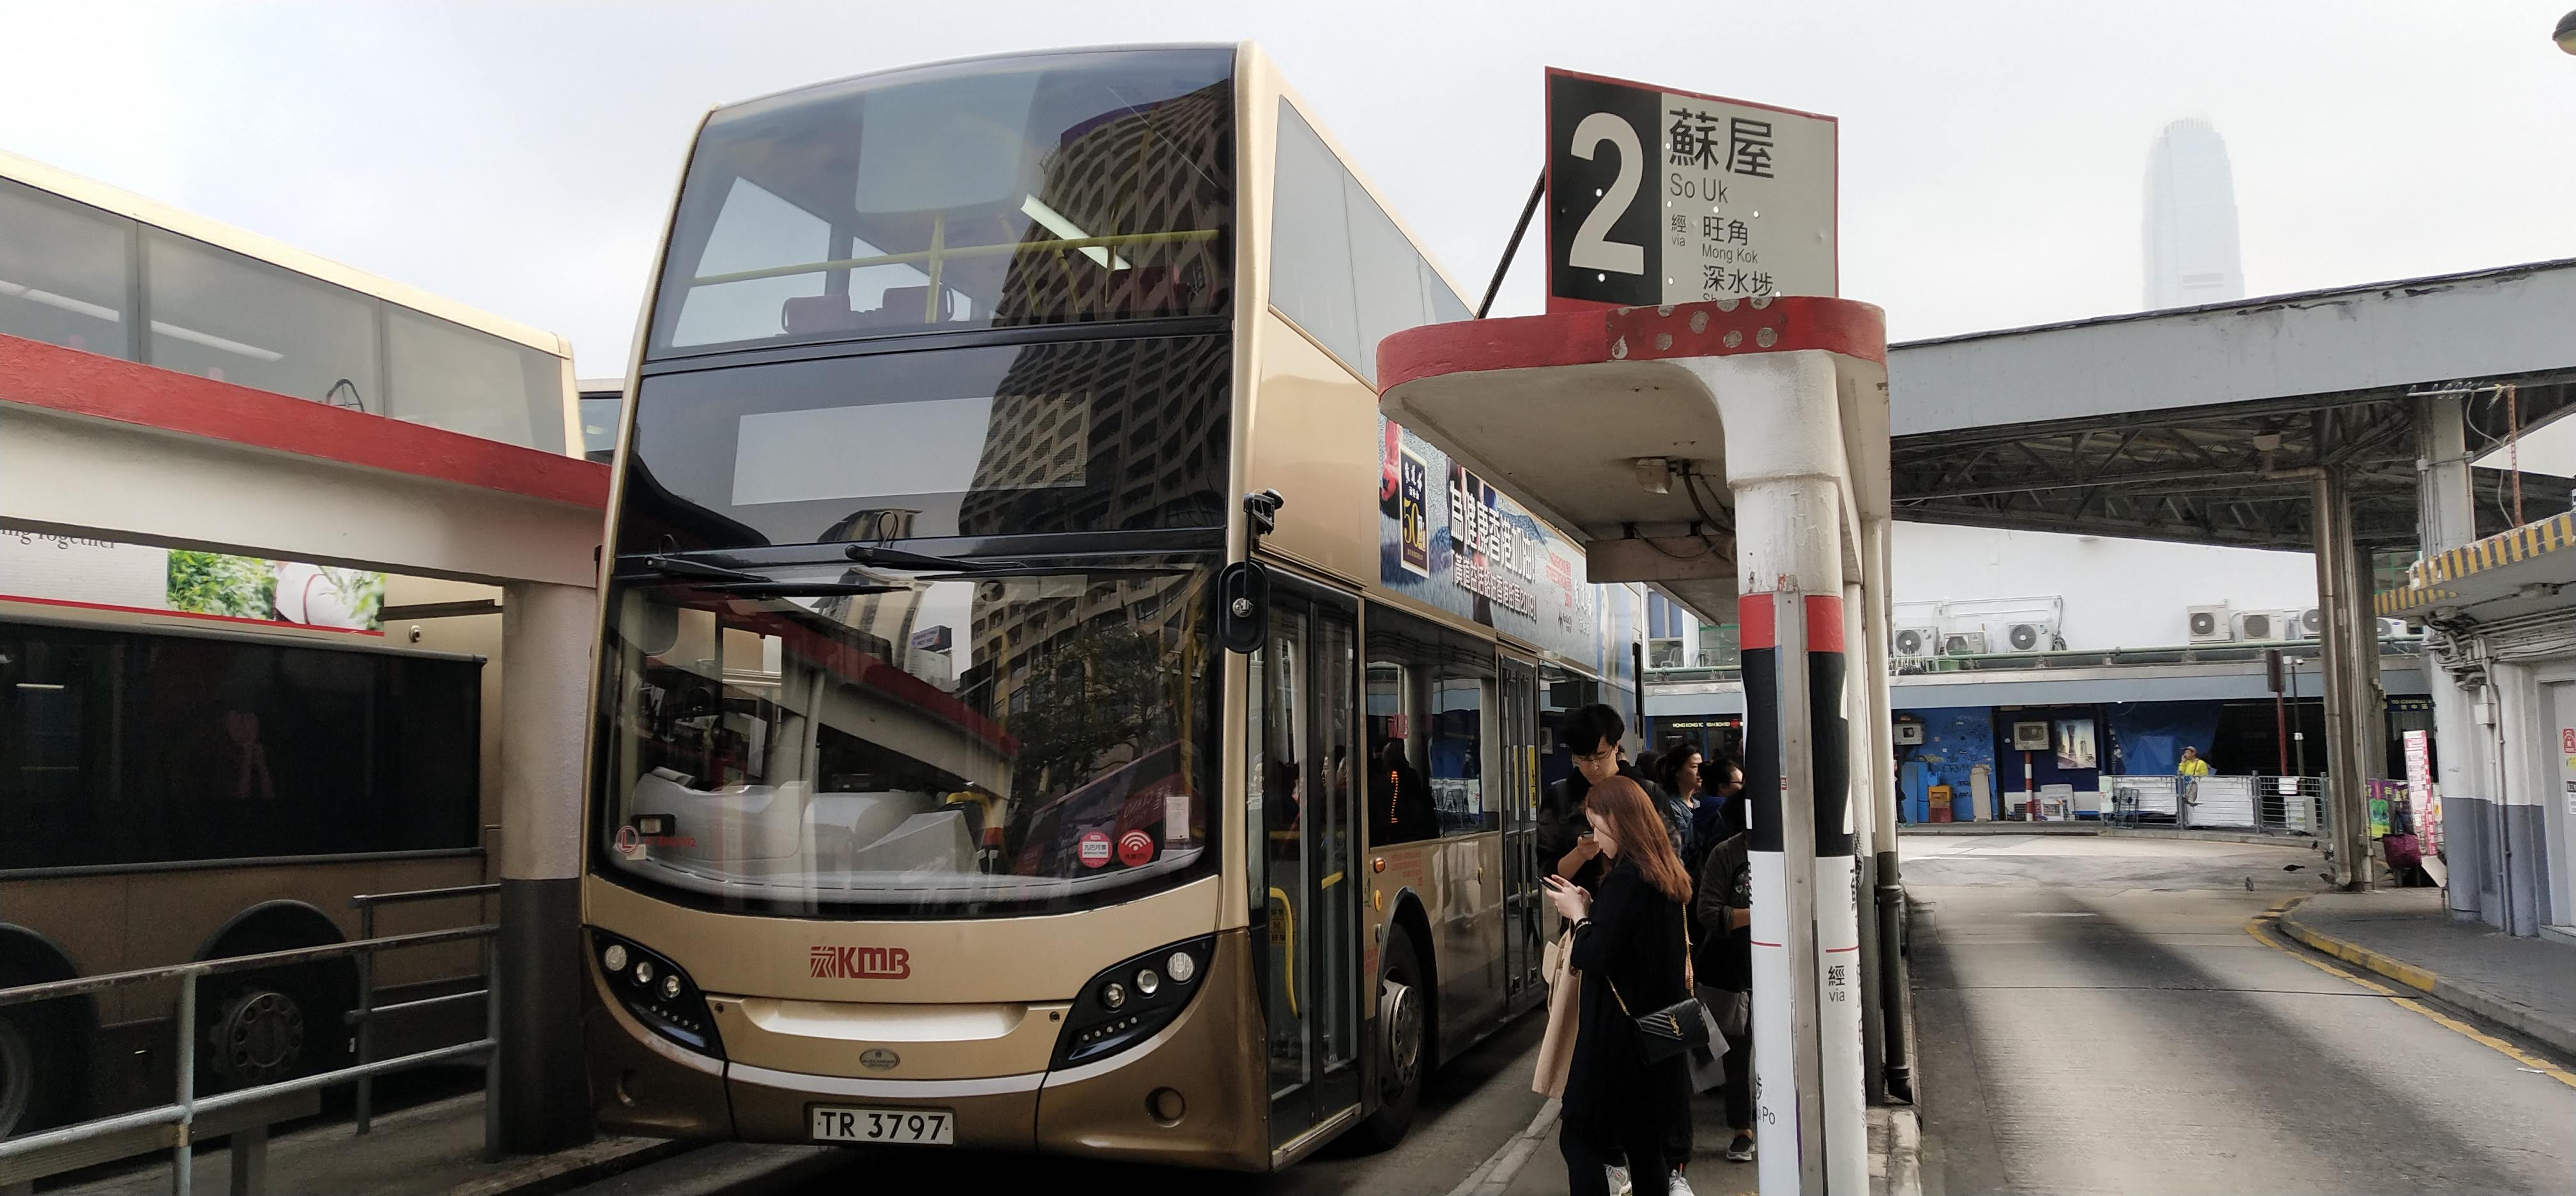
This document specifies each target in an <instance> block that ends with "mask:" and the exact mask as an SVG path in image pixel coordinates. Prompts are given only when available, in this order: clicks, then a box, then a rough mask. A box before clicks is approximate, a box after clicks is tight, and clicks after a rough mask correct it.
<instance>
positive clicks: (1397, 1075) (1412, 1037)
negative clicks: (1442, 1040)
mask: <svg viewBox="0 0 2576 1196" xmlns="http://www.w3.org/2000/svg"><path fill="white" fill-rule="evenodd" d="M1430 999H1431V993H1430V991H1429V990H1428V989H1426V988H1425V987H1424V986H1423V983H1422V960H1421V956H1420V955H1419V954H1417V953H1416V952H1415V950H1414V947H1413V936H1412V935H1409V934H1406V933H1405V932H1404V931H1403V930H1401V929H1398V930H1395V931H1393V932H1392V933H1390V934H1389V935H1388V936H1387V941H1386V978H1385V979H1383V980H1381V981H1379V982H1378V993H1377V1021H1378V1042H1379V1044H1380V1046H1381V1050H1380V1053H1379V1056H1378V1073H1377V1074H1378V1081H1377V1092H1378V1105H1377V1112H1375V1113H1372V1114H1370V1115H1369V1119H1368V1120H1367V1121H1364V1122H1361V1123H1360V1133H1361V1135H1362V1136H1363V1137H1365V1138H1366V1139H1367V1140H1369V1141H1370V1142H1373V1143H1375V1144H1377V1146H1378V1147H1379V1148H1381V1149H1384V1148H1386V1147H1390V1146H1393V1145H1395V1144H1396V1143H1398V1142H1401V1141H1403V1140H1404V1133H1405V1131H1406V1130H1408V1129H1411V1128H1412V1126H1413V1110H1414V1108H1415V1106H1417V1105H1419V1104H1421V1103H1422V1074H1423V1072H1425V1071H1426V1070H1428V1068H1427V1067H1426V1066H1425V1064H1426V1063H1427V1062H1428V1059H1429V1055H1430V1050H1431V1045H1430V1043H1428V1042H1427V1041H1425V1038H1426V1037H1427V1032H1428V1030H1429V1028H1430V1024H1431V1019H1430V1017H1429V1014H1430V1012H1431V1011H1430V1009H1429V1008H1428V1007H1427V1003H1428V1002H1429V1001H1430Z"/></svg>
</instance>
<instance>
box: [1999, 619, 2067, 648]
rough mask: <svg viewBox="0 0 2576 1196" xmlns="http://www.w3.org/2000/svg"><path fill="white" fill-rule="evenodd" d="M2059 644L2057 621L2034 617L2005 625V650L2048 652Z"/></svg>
mask: <svg viewBox="0 0 2576 1196" xmlns="http://www.w3.org/2000/svg"><path fill="white" fill-rule="evenodd" d="M2057 646H2058V645H2057V624H2055V623H2051V622H2048V621H2046V620H2042V619H2032V620H2029V621H2027V622H2021V623H2008V624H2005V626H2004V650H2005V651H2007V652H2048V651H2053V650H2055V649H2056V647H2057Z"/></svg>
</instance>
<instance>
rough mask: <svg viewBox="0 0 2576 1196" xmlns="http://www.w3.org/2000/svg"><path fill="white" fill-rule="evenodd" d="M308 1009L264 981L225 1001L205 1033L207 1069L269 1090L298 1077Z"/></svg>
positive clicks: (258, 980) (225, 1078) (225, 1079)
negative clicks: (272, 1085)
mask: <svg viewBox="0 0 2576 1196" xmlns="http://www.w3.org/2000/svg"><path fill="white" fill-rule="evenodd" d="M304 1019H305V1013H304V1003H303V1002H301V1001H298V1000H296V999H295V998H294V997H293V996H292V995H290V994H288V993H287V992H284V991H282V990H281V989H279V988H275V987H271V986H270V985H269V984H267V983H265V982H264V978H258V977H254V978H253V979H252V981H251V983H248V984H245V985H242V986H241V987H239V988H237V989H234V990H233V991H232V992H230V993H228V994H226V995H225V997H224V999H223V1000H222V1001H221V1002H220V1003H218V1004H217V1005H216V1006H215V1016H214V1019H213V1022H212V1024H210V1025H208V1026H207V1027H206V1050H207V1054H206V1063H207V1067H208V1070H210V1071H212V1072H213V1073H214V1078H216V1079H218V1080H221V1081H223V1082H224V1083H226V1084H232V1085H244V1086H246V1085H251V1084H265V1083H268V1082H269V1081H271V1080H283V1079H285V1078H287V1077H288V1076H291V1075H293V1074H295V1071H296V1069H297V1067H298V1066H299V1065H300V1064H302V1063H303V1061H304V1036H305V1025H304Z"/></svg>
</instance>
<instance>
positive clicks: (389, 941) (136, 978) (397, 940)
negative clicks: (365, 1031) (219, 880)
mask: <svg viewBox="0 0 2576 1196" xmlns="http://www.w3.org/2000/svg"><path fill="white" fill-rule="evenodd" d="M499 929H500V928H499V927H498V926H496V925H493V924H490V923H485V924H482V925H478V926H462V927H457V928H455V929H451V930H429V931H422V932H420V933H418V934H397V935H388V936H386V937H384V938H367V939H362V940H359V941H357V942H348V943H334V944H331V945H328V946H322V947H299V948H296V949H294V950H290V951H270V952H265V953H263V954H259V955H236V956H232V957H230V958H226V959H208V960H201V961H199V962H196V963H183V964H173V965H171V966H169V967H159V968H143V969H139V970H136V971H131V972H112V973H108V974H105V975H99V976H84V977H81V978H79V979H74V980H56V981H51V982H48V983H44V984H26V985H20V986H18V987H16V988H5V989H0V1008H5V1007H8V1006H13V1005H32V1004H36V1003H38V1002H41V1001H53V1000H60V999H62V998H65V997H79V996H87V995H89V994H92V993H99V992H105V991H107V990H109V989H113V988H124V987H127V986H129V985H136V984H150V983H156V982H161V981H168V980H177V981H178V982H179V1004H178V1011H177V1013H176V1015H175V1016H174V1017H173V1018H172V1019H171V1020H172V1023H173V1025H174V1026H175V1027H176V1031H175V1032H176V1034H177V1036H178V1050H177V1053H176V1054H175V1055H173V1056H172V1067H173V1069H174V1070H175V1071H176V1072H177V1073H178V1074H177V1080H176V1093H175V1099H173V1100H172V1101H171V1102H170V1103H169V1104H166V1105H156V1106H154V1107H152V1108H148V1109H140V1110H136V1111H135V1112H131V1113H123V1114H119V1115H117V1116H113V1117H102V1118H95V1119H92V1120H89V1121H84V1122H80V1123H79V1124H76V1125H67V1126H63V1127H61V1128H58V1129H52V1130H46V1131H43V1132H41V1133H34V1134H27V1135H24V1136H22V1137H17V1138H9V1139H6V1140H0V1168H5V1169H6V1170H7V1171H8V1172H10V1173H11V1174H13V1175H15V1176H17V1177H19V1178H18V1179H17V1180H16V1184H17V1185H32V1181H33V1180H34V1179H35V1178H40V1177H42V1176H45V1175H54V1174H60V1173H61V1171H65V1170H72V1169H76V1168H78V1167H83V1166H88V1165H90V1164H92V1163H96V1162H100V1161H103V1160H101V1159H99V1158H97V1157H93V1156H92V1155H91V1154H85V1153H82V1152H81V1151H80V1150H79V1148H80V1147H82V1146H84V1145H94V1144H96V1143H98V1142H100V1141H102V1140H104V1139H107V1138H109V1137H110V1136H111V1135H119V1134H128V1133H131V1132H132V1131H136V1130H151V1129H158V1128H162V1127H169V1128H171V1129H172V1130H173V1131H174V1132H172V1133H171V1134H170V1139H171V1141H170V1191H171V1192H172V1193H173V1196H189V1192H190V1186H191V1183H192V1175H191V1171H190V1166H189V1164H190V1163H191V1161H192V1156H193V1155H194V1153H195V1144H194V1140H195V1134H194V1129H195V1127H196V1125H197V1123H198V1121H199V1119H201V1118H205V1117H207V1116H209V1115H211V1114H216V1113H221V1112H226V1111H232V1110H239V1109H242V1108H245V1107H247V1106H252V1105H255V1104H261V1103H266V1102H273V1101H274V1100H275V1098H278V1097H282V1096H288V1095H294V1094H301V1093H318V1092H320V1091H321V1090H322V1089H324V1088H328V1087H330V1086H332V1085H334V1084H343V1083H347V1082H349V1081H352V1080H364V1079H372V1078H374V1077H376V1076H380V1075H386V1074H390V1073H392V1072H398V1071H408V1070H410V1069H412V1068H416V1067H426V1066H429V1065H431V1064H435V1063H446V1062H450V1061H452V1060H459V1059H466V1058H471V1057H474V1056H478V1055H479V1056H481V1057H482V1058H483V1075H484V1100H483V1133H484V1146H485V1150H486V1151H487V1152H491V1151H494V1150H495V1149H496V1148H497V1147H498V1145H499V1143H500V1128H501V1123H500V1116H499V1107H498V1102H497V1101H496V1100H495V1097H496V1096H497V1095H498V1094H497V1093H495V1092H494V1091H493V1085H494V1084H495V1083H496V1082H497V1080H498V1079H499V1071H498V1069H497V1068H495V1067H494V1066H493V1061H494V1058H495V1054H496V1052H495V1050H494V1048H495V1045H496V1044H497V1042H498V1039H499V1035H498V1034H497V1030H498V1027H499V1022H498V1018H499V1010H500V1002H498V1001H491V1002H487V1003H486V1008H487V1013H486V1015H485V1019H484V1034H483V1037H481V1038H479V1039H476V1040H475V1041H472V1042H465V1043H458V1044H456V1045H454V1046H447V1047H439V1048H436V1049H433V1050H426V1051H416V1052H413V1053H411V1054H408V1055H401V1056H397V1057H395V1058H392V1059H385V1060H370V1061H365V1062H360V1063H356V1064H353V1065H351V1066H348V1067H342V1068H335V1069H333V1070H330V1071H325V1072H318V1073H315V1074H313V1075H309V1076H302V1077H299V1078H296V1079H292V1080H280V1081H277V1082H275V1083H270V1084H258V1085H253V1086H249V1087H245V1088H239V1089H235V1090H233V1091H230V1092H223V1093H217V1094H215V1095H212V1096H207V1097H203V1098H200V1097H199V1096H198V1095H197V1050H196V1039H197V988H198V982H199V981H200V980H201V979H203V978H205V977H207V976H221V975H227V974H230V973H235V972H251V971H259V970H262V969H267V968H281V967H291V966H294V965H298V964H308V963H318V962H320V961H323V960H330V959H341V958H346V957H350V956H357V957H359V958H361V959H365V958H368V957H371V956H372V955H374V953H376V952H378V951H396V950H402V949H404V948H409V947H433V946H437V945H439V944H442V943H458V942H466V941H469V940H473V939H481V940H483V975H484V982H485V983H486V984H487V985H489V984H491V983H492V981H493V980H494V978H496V977H497V976H498V975H499V974H500V969H499V963H500V960H499V954H500V952H499V950H498V946H497V944H498V939H497V937H496V935H497V932H498V931H499ZM360 999H361V1000H362V1001H363V1000H366V997H365V996H364V995H363V990H362V996H361V998H360ZM407 1004H408V1003H407ZM393 1008H395V1007H394V1006H385V1007H384V1008H383V1009H379V1010H376V1012H379V1013H381V1012H385V1011H387V1010H391V1009H393ZM364 1024H365V1023H364V1022H363V1021H361V1022H360V1025H362V1026H363V1025H364ZM260 1128H261V1130H262V1137H261V1139H260V1140H261V1141H262V1142H263V1143H264V1142H265V1136H264V1135H265V1126H264V1125H263V1126H261V1127H260ZM48 1160H60V1162H61V1165H60V1166H59V1167H55V1168H52V1169H48V1163H47V1161H48ZM13 1161H25V1162H21V1165H19V1166H16V1167H9V1166H8V1164H10V1163H11V1162H13ZM260 1182H261V1177H260V1176H258V1175H257V1174H256V1172H255V1171H253V1172H251V1173H250V1174H248V1176H247V1178H246V1175H245V1169H244V1168H243V1167H242V1166H240V1165H239V1163H238V1159H237V1161H236V1166H235V1167H234V1169H233V1190H234V1191H235V1193H236V1194H245V1196H246V1194H247V1193H249V1192H255V1191H256V1190H257V1188H258V1187H259V1185H260ZM21 1190H26V1189H25V1188H24V1187H22V1188H21Z"/></svg>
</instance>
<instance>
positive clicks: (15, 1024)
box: [0, 978, 79, 1138]
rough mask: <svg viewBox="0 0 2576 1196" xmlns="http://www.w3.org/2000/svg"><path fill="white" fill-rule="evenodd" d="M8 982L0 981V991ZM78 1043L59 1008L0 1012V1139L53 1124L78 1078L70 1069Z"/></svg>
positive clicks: (19, 1007) (0, 1010)
mask: <svg viewBox="0 0 2576 1196" xmlns="http://www.w3.org/2000/svg"><path fill="white" fill-rule="evenodd" d="M13 983H17V982H16V981H12V980H8V979H6V978H0V988H5V987H8V986H9V985H10V984H13ZM78 1039H79V1036H78V1032H77V1030H76V1029H75V1028H74V1026H73V1024H72V1019H71V1018H70V1017H69V1016H67V1015H65V1014H64V1013H63V1012H62V1011H61V1010H59V1009H48V1008H46V1007H44V1006H41V1005H39V1006H25V1005H20V1006H15V1007H11V1008H7V1009H0V1138H6V1137H9V1136H11V1135H13V1134H24V1133H28V1132H31V1131H34V1130H39V1129H43V1128H45V1127H46V1126H49V1125H52V1124H53V1123H54V1120H55V1118H56V1117H58V1116H59V1115H60V1114H61V1112H62V1110H63V1102H64V1101H65V1099H66V1098H68V1097H69V1096H70V1095H71V1086H72V1084H73V1083H74V1082H75V1077H76V1076H77V1075H78V1074H79V1073H78V1071H77V1070H76V1069H75V1068H73V1067H72V1066H71V1063H72V1060H73V1059H74V1058H75V1056H74V1054H73V1052H75V1051H76V1050H78V1049H79V1041H78Z"/></svg>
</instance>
